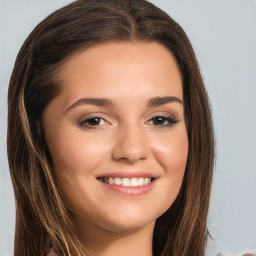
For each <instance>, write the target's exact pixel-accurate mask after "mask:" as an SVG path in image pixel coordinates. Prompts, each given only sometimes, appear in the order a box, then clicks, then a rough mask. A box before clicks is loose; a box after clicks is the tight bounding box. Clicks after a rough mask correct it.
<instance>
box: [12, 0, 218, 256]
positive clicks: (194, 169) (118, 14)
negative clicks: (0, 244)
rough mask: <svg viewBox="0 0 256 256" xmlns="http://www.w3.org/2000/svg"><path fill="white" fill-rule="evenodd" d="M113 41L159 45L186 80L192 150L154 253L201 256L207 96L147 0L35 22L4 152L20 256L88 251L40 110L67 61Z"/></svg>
mask: <svg viewBox="0 0 256 256" xmlns="http://www.w3.org/2000/svg"><path fill="white" fill-rule="evenodd" d="M113 41H115V42H127V41H129V42H152V41H153V42H158V43H160V44H161V45H164V46H165V47H166V48H167V49H169V51H170V52H172V53H173V55H174V56H175V58H176V61H177V64H178V66H179V68H180V71H181V74H182V78H183V95H184V103H185V110H184V111H185V119H186V127H187V132H188V138H189V152H188V159H187V166H186V170H185V176H184V180H183V184H182V187H181V190H180V192H179V195H178V197H177V198H176V200H175V202H174V203H173V205H172V206H171V207H170V209H169V210H168V211H167V212H166V213H164V214H163V215H162V216H161V217H159V218H158V219H157V221H156V225H155V230H154V237H153V254H154V256H160V255H161V256H167V255H172V256H199V255H203V254H204V249H205V241H206V235H207V229H206V223H207V213H208V208H209V198H210V191H211V183H212V174H213V166H214V137H213V127H212V119H211V113H210V107H209V103H208V97H207V93H206V91H205V88H204V84H203V80H202V77H201V74H200V69H199V65H198V63H197V60H196V56H195V53H194V51H193V48H192V46H191V44H190V42H189V39H188V38H187V36H186V34H185V32H184V31H183V29H182V28H181V27H180V26H179V25H178V24H177V23H176V22H175V21H174V20H173V19H171V18H170V17H169V16H168V15H167V14H166V13H165V12H163V11H162V10H160V9H159V8H157V7H155V6H154V5H153V4H151V3H149V2H147V1H143V0H108V1H106V0H79V1H76V2H74V3H71V4H70V5H67V6H65V7H63V8H61V9H59V10H57V11H56V12H54V13H53V14H51V15H50V16H48V17H47V18H46V19H45V20H43V21H42V22H41V23H40V24H39V25H38V26H36V28H35V29H34V30H33V31H32V33H31V34H30V35H29V37H28V38H27V39H26V41H25V43H24V44H23V46H22V48H21V50H20V52H19V54H18V56H17V59H16V62H15V66H14V69H13V72H12V76H11V79H10V84H9V91H8V134H7V147H8V148H7V150H8V160H9V166H10V173H11V177H12V182H13V186H14V192H15V199H16V228H15V248H14V255H15V256H18V255H19V256H25V255H27V253H28V252H29V254H30V255H31V256H34V255H35V256H43V255H45V254H46V250H47V249H48V248H47V247H48V246H49V243H51V242H52V243H53V245H54V247H55V249H56V252H57V253H59V254H60V255H63V256H67V255H72V256H81V255H89V253H88V252H87V250H86V248H84V247H83V245H82V244H81V243H80V242H79V239H78V238H77V236H76V233H75V227H74V226H73V223H72V221H71V217H72V216H71V215H72V213H71V212H70V211H69V210H68V208H67V206H66V205H65V202H64V201H63V200H62V198H61V196H60V194H59V191H58V189H57V187H56V182H55V180H54V176H53V173H52V164H51V157H50V154H49V151H48V149H47V145H46V143H45V140H44V134H43V129H42V125H41V115H42V112H43V110H44V109H45V107H46V106H47V105H48V104H49V102H51V101H52V100H53V99H54V98H55V97H56V96H57V95H58V94H59V93H60V91H61V85H60V81H59V77H58V73H59V70H60V68H61V67H62V65H63V63H65V62H66V61H67V59H68V58H70V57H71V56H73V55H74V54H77V53H79V52H80V51H82V50H85V49H88V48H90V47H92V46H94V45H98V44H102V43H107V42H113ZM42 248H45V251H44V250H42Z"/></svg>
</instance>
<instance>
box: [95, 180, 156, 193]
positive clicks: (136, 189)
mask: <svg viewBox="0 0 256 256" xmlns="http://www.w3.org/2000/svg"><path fill="white" fill-rule="evenodd" d="M133 177H134V176H133ZM140 177H141V176H140ZM98 182H99V183H100V185H102V186H103V187H104V188H106V189H109V190H111V191H113V192H116V193H120V194H124V195H128V196H141V195H144V194H146V193H148V192H150V191H151V190H152V189H153V187H154V186H155V183H156V182H157V180H153V181H152V182H151V183H150V184H148V185H145V186H140V187H132V186H131V187H125V186H122V185H110V184H107V183H104V182H102V181H100V180H98Z"/></svg>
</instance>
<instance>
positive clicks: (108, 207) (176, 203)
mask: <svg viewBox="0 0 256 256" xmlns="http://www.w3.org/2000/svg"><path fill="white" fill-rule="evenodd" d="M8 107H9V113H8V159H9V165H10V172H11V176H12V181H13V185H14V190H15V197H16V207H17V213H16V231H15V252H14V254H15V255H19V256H20V255H27V253H28V252H29V255H46V254H47V253H48V252H49V248H50V251H51V253H53V252H54V253H56V254H58V255H72V256H75V255H92V256H93V255H102V256H103V255H123V256H125V255H179V256H180V255H190V256H191V255H195V256H198V255H204V251H205V243H206V240H207V228H206V222H207V213H208V207H209V197H210V190H211V182H212V172H213V163H214V139H213V128H212V121H211V114H210V110H209V104H208V99H207V94H206V91H205V88H204V85H203V81H202V78H201V74H200V70H199V67H198V63H197V60H196V57H195V54H194V52H193V49H192V46H191V44H190V42H189V40H188V38H187V36H186V35H185V33H184V31H183V30H182V28H181V27H180V26H179V25H178V24H177V23H176V22H175V21H173V20H172V19H171V18H170V17H169V16H168V15H167V14H166V13H164V12H163V11H162V10H160V9H158V8H157V7H155V6H154V5H152V4H150V3H148V2H146V1H140V0H139V1H138V0H122V1H118V0H109V1H105V0H104V1H103V0H101V1H96V0H92V1H91V0H90V1H82V0H80V1H76V2H74V3H72V4H70V5H68V6H66V7H64V8H62V9H60V10H58V11H56V12H55V13H53V14H52V15H50V16H49V17H47V18H46V19H45V20H44V21H42V22H41V23H40V24H39V25H38V26H37V27H36V28H35V29H34V30H33V32H32V33H31V34H30V36H29V37H28V38H27V40H26V41H25V43H24V45H23V46H22V48H21V50H20V52H19V54H18V57H17V60H16V63H15V66H14V70H13V73H12V77H11V80H10V86H9V93H8Z"/></svg>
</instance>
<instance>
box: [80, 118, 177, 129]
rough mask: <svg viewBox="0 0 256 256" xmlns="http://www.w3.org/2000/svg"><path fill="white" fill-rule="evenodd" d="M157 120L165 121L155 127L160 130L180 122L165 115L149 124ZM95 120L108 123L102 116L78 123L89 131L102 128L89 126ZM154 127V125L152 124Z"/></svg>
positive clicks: (97, 125) (152, 119) (98, 125)
mask: <svg viewBox="0 0 256 256" xmlns="http://www.w3.org/2000/svg"><path fill="white" fill-rule="evenodd" d="M157 118H161V119H162V121H164V124H159V125H157V124H156V125H155V126H157V127H160V128H168V127H171V126H173V125H174V124H176V123H178V121H177V120H176V119H175V118H174V117H172V116H163V115H157V116H154V117H153V118H151V119H150V120H149V121H147V123H148V122H150V121H154V120H156V119H157ZM95 119H98V120H104V121H105V122H107V121H106V120H105V119H104V118H102V117H100V116H94V117H90V118H87V119H84V120H82V121H80V122H79V123H78V125H79V126H82V127H85V128H88V129H97V128H98V127H100V126H101V125H100V124H96V125H90V124H88V123H89V122H90V121H93V120H95ZM166 122H168V123H167V124H166ZM152 125H154V124H152Z"/></svg>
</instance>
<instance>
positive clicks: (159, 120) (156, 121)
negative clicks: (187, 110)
mask: <svg viewBox="0 0 256 256" xmlns="http://www.w3.org/2000/svg"><path fill="white" fill-rule="evenodd" d="M163 122H164V119H163V118H162V117H160V116H158V117H156V118H155V122H154V123H155V124H156V125H159V124H163Z"/></svg>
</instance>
